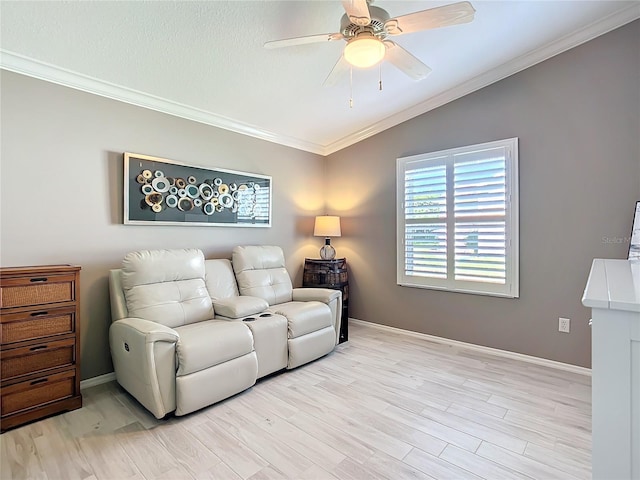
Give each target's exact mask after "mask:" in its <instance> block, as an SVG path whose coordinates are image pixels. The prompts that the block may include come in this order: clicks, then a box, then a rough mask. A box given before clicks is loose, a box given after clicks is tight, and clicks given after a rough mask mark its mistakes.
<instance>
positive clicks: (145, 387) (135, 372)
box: [109, 318, 180, 418]
mask: <svg viewBox="0 0 640 480" xmlns="http://www.w3.org/2000/svg"><path fill="white" fill-rule="evenodd" d="M179 338H180V336H179V335H178V332H176V331H175V330H173V329H172V328H169V327H166V326H164V325H161V324H159V323H155V322H151V321H149V320H143V319H142V318H123V319H121V320H117V321H115V322H113V323H112V324H111V327H110V328H109V345H110V348H111V358H112V359H113V367H114V370H115V373H116V379H117V380H118V383H119V384H120V385H122V387H124V388H125V389H126V390H127V391H128V392H129V393H130V394H131V395H133V396H134V397H135V398H136V399H137V400H138V401H139V402H140V403H141V404H142V405H144V406H145V407H146V408H147V409H148V410H149V411H150V412H151V413H153V414H154V415H155V416H156V418H162V417H164V416H165V415H166V414H167V413H169V412H172V411H173V410H175V409H176V395H175V389H176V386H175V384H176V351H175V350H176V342H177V341H178V339H179Z"/></svg>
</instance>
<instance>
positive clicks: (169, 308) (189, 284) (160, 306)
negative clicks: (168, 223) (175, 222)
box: [122, 249, 213, 328]
mask: <svg viewBox="0 0 640 480" xmlns="http://www.w3.org/2000/svg"><path fill="white" fill-rule="evenodd" d="M204 274H205V270H204V255H203V254H202V252H201V251H200V250H196V249H189V250H144V251H140V252H132V253H129V254H128V255H127V256H126V257H125V258H124V260H123V262H122V287H123V289H124V296H125V299H126V304H127V305H126V306H127V310H128V314H129V316H130V317H138V318H143V319H145V320H150V321H153V322H157V323H161V324H163V325H166V326H168V327H172V328H174V327H178V326H181V325H185V324H189V323H193V322H200V321H203V320H209V319H211V318H213V305H212V303H211V298H210V297H209V293H208V291H207V288H206V286H205V281H204Z"/></svg>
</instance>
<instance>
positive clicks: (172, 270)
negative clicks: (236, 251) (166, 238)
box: [122, 248, 205, 290]
mask: <svg viewBox="0 0 640 480" xmlns="http://www.w3.org/2000/svg"><path fill="white" fill-rule="evenodd" d="M204 276H205V270H204V254H203V253H202V251H200V250H198V249H195V248H190V249H176V250H141V251H138V252H131V253H128V254H127V255H126V256H125V257H124V260H123V261H122V287H123V289H124V290H129V289H131V288H133V287H135V286H138V285H149V284H152V283H163V282H175V281H180V280H191V279H194V278H202V279H204Z"/></svg>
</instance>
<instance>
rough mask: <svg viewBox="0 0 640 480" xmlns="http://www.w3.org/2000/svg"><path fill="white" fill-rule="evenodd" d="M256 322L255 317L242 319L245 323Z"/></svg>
mask: <svg viewBox="0 0 640 480" xmlns="http://www.w3.org/2000/svg"><path fill="white" fill-rule="evenodd" d="M254 320H255V317H247V318H243V319H242V321H243V322H253V321H254Z"/></svg>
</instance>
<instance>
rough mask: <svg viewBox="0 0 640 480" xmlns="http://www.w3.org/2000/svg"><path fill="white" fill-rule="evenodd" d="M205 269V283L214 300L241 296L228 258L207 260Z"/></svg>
mask: <svg viewBox="0 0 640 480" xmlns="http://www.w3.org/2000/svg"><path fill="white" fill-rule="evenodd" d="M204 269H205V274H206V277H205V280H204V281H205V284H206V285H207V290H208V291H209V295H210V296H211V299H212V300H219V299H221V298H229V297H237V296H238V295H239V293H238V287H237V285H236V277H235V275H234V274H233V267H232V266H231V261H230V260H228V259H226V258H216V259H213V260H205V261H204Z"/></svg>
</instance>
